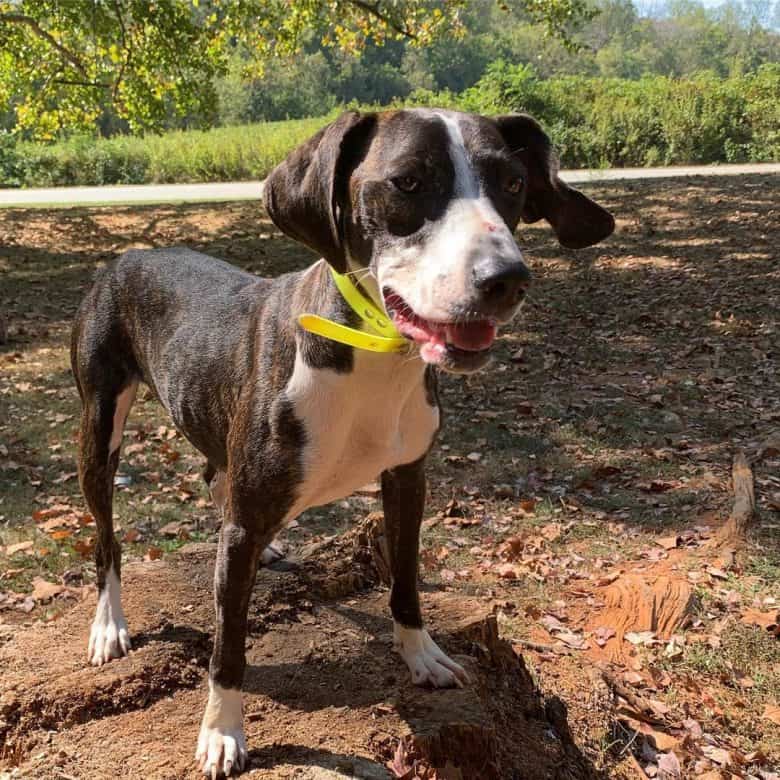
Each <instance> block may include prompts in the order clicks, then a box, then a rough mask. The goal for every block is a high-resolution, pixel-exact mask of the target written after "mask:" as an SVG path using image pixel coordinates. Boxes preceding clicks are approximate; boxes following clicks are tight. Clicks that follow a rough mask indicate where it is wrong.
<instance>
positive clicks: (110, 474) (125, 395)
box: [72, 322, 138, 666]
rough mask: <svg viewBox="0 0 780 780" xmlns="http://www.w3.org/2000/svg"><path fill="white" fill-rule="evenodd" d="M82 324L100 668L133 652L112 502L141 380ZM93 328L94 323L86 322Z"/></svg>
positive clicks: (79, 375)
mask: <svg viewBox="0 0 780 780" xmlns="http://www.w3.org/2000/svg"><path fill="white" fill-rule="evenodd" d="M81 325H82V323H77V326H76V331H75V332H74V347H73V351H72V363H73V372H74V374H75V375H76V383H77V385H78V388H79V393H80V395H81V402H82V410H81V426H80V432H79V482H80V483H81V490H82V492H83V493H84V498H85V499H86V502H87V506H88V507H89V510H90V512H91V513H92V516H93V517H94V518H95V525H96V526H97V538H96V542H95V567H96V569H97V586H98V603H97V609H96V610H95V618H94V620H93V622H92V628H91V631H90V635H89V647H88V651H87V654H88V657H89V660H90V662H91V663H92V664H95V665H96V666H100V665H102V664H104V663H106V662H108V661H110V660H111V659H112V658H119V657H121V656H123V655H126V654H127V653H128V651H129V650H130V636H129V634H128V630H127V621H126V620H125V616H124V612H123V610H122V602H121V595H120V587H121V586H120V576H121V557H122V552H121V547H120V545H119V542H118V541H117V539H116V537H115V536H114V524H113V517H112V502H113V493H114V474H115V473H116V468H117V465H118V463H119V448H120V443H121V440H122V431H123V429H124V424H125V420H126V419H127V414H128V412H129V410H130V407H131V406H132V403H133V400H134V398H135V393H136V390H137V387H138V381H137V379H136V378H135V377H134V376H133V374H132V372H131V371H130V370H129V368H128V366H126V365H123V364H121V363H119V364H118V363H117V357H118V356H117V355H116V353H113V354H112V356H111V357H112V358H113V359H111V358H109V359H108V360H105V361H103V358H104V357H105V356H106V354H107V353H108V350H106V349H105V348H101V347H100V346H95V343H96V342H95V340H94V339H93V338H90V336H92V334H90V333H87V334H85V333H84V332H82V328H81ZM83 325H84V326H85V329H86V330H87V331H89V329H90V325H91V323H89V322H87V323H83Z"/></svg>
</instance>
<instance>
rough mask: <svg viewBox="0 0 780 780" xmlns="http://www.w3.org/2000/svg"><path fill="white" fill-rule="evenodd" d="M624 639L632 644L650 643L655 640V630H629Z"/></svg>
mask: <svg viewBox="0 0 780 780" xmlns="http://www.w3.org/2000/svg"><path fill="white" fill-rule="evenodd" d="M625 639H626V641H627V642H631V644H632V645H650V644H652V643H653V642H654V641H655V631H629V632H628V633H627V634H625Z"/></svg>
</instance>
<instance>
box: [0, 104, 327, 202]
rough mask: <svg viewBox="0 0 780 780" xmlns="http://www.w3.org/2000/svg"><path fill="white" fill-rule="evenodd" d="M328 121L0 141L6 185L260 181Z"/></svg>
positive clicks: (1, 179) (0, 180)
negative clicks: (52, 141) (52, 140)
mask: <svg viewBox="0 0 780 780" xmlns="http://www.w3.org/2000/svg"><path fill="white" fill-rule="evenodd" d="M327 121H328V117H317V118H314V119H296V120H291V121H288V122H264V123H261V124H254V125H244V126H236V127H221V128H216V129H214V130H206V131H198V130H189V131H176V132H170V133H166V134H165V135H161V136H147V137H137V136H117V137H115V138H108V139H99V140H96V139H94V138H89V137H75V138H71V139H69V140H67V141H62V142H59V143H56V144H51V145H43V144H31V143H21V144H17V145H16V146H13V145H12V144H11V143H10V141H9V140H8V139H7V138H6V140H5V142H4V141H3V137H2V136H0V186H3V187H20V186H21V187H54V186H79V185H102V184H146V183H152V182H158V183H167V182H204V181H233V180H241V179H261V178H263V177H264V176H265V175H266V174H267V173H268V171H269V170H270V169H271V168H272V167H273V166H274V165H276V163H277V162H278V161H279V160H281V159H282V158H283V157H284V155H285V154H287V152H288V150H290V149H292V148H293V147H294V146H296V145H297V144H299V143H300V142H301V141H303V140H305V139H306V138H308V137H309V136H310V135H312V134H313V133H314V132H316V131H317V130H318V129H319V128H320V127H322V125H323V124H325V123H326V122H327Z"/></svg>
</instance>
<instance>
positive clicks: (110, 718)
mask: <svg viewBox="0 0 780 780" xmlns="http://www.w3.org/2000/svg"><path fill="white" fill-rule="evenodd" d="M356 538H359V535H358V534H351V535H349V536H348V537H346V538H343V539H336V540H333V541H330V542H329V543H326V544H325V545H318V546H317V549H313V550H310V551H309V555H308V557H304V558H302V559H300V558H299V559H298V560H295V559H293V560H291V561H286V562H281V563H280V564H277V565H276V566H275V567H274V568H272V569H265V570H262V571H261V572H260V575H259V577H258V584H257V587H256V593H255V599H254V601H253V605H252V609H251V612H250V624H251V636H250V638H249V640H248V649H247V653H248V663H249V666H248V669H247V675H246V682H245V690H246V692H247V693H246V699H245V713H246V729H247V739H248V743H249V746H250V750H251V752H250V759H251V766H250V771H251V774H252V775H253V776H256V777H269V778H277V777H278V778H281V777H292V776H295V777H311V778H318V777H319V778H325V777H328V778H330V777H362V778H385V777H427V778H453V779H454V778H461V779H462V780H466V779H467V778H475V779H476V778H486V779H490V778H495V779H496V780H497V779H498V778H588V777H595V776H596V773H595V771H594V770H593V769H592V767H591V765H590V763H589V762H588V761H587V759H585V757H584V756H583V755H582V754H581V752H580V751H579V749H578V748H577V746H576V745H575V744H574V743H573V741H572V738H571V736H570V734H569V730H568V725H567V721H566V712H565V708H564V707H563V705H562V704H561V703H560V702H559V701H558V700H555V699H554V700H551V701H545V700H544V698H543V697H542V695H541V694H540V693H539V691H538V690H537V689H536V687H535V685H534V682H533V680H532V679H531V676H530V675H529V673H528V671H527V669H526V667H525V664H524V663H523V660H522V658H521V657H520V656H518V655H517V654H516V653H515V651H514V650H513V649H512V647H511V645H510V644H509V643H507V642H505V641H503V640H501V639H500V638H499V637H498V632H497V629H496V622H495V619H494V618H493V617H492V616H489V615H487V614H486V613H485V608H484V606H483V605H482V604H481V603H479V602H476V601H470V600H468V599H463V598H459V597H455V596H453V595H448V594H445V593H438V592H430V593H426V594H425V596H424V600H425V605H426V612H427V614H428V616H429V618H430V624H431V628H432V631H433V633H434V635H435V636H436V637H437V638H438V639H439V640H440V641H441V643H442V644H443V646H444V647H445V648H446V649H447V650H448V651H449V652H450V653H452V654H453V655H454V657H455V658H457V659H458V661H460V662H461V663H463V664H464V665H465V666H466V668H467V669H468V671H469V674H470V675H471V679H472V682H471V684H470V685H468V686H467V687H465V688H463V689H461V690H448V691H432V690H425V689H417V688H414V687H413V686H412V685H411V683H410V681H409V675H408V672H407V670H406V668H405V667H404V666H403V663H402V661H401V660H400V658H399V657H397V656H396V655H395V654H394V653H393V652H392V649H391V623H390V621H389V619H388V610H387V596H386V593H384V592H381V589H379V588H373V589H365V588H363V589H362V590H356V588H359V587H360V586H362V585H365V584H366V583H367V582H368V581H369V580H370V579H371V577H372V572H371V569H370V566H369V565H368V564H365V563H361V562H360V561H361V560H367V558H366V556H365V555H362V556H361V555H358V556H357V559H356V558H355V557H353V551H354V549H355V541H354V540H355V539H356ZM214 553H215V548H214V546H213V545H207V544H200V545H189V546H188V547H185V548H183V550H182V552H181V553H180V554H179V555H177V556H175V557H171V558H169V559H167V560H166V561H148V562H137V563H131V564H128V565H127V566H126V567H125V570H124V572H123V575H124V577H123V579H124V604H125V611H126V613H127V617H128V621H129V623H130V626H131V630H132V633H133V647H134V649H133V652H132V653H131V654H130V656H129V657H127V658H123V659H121V660H117V661H113V662H112V663H110V664H108V665H107V666H104V667H102V668H97V669H96V668H91V667H89V666H88V665H87V664H86V654H85V647H86V638H87V633H88V627H89V624H90V620H91V613H92V610H93V608H94V601H95V599H94V595H93V596H91V597H90V598H88V599H85V600H84V601H83V602H81V603H79V604H77V605H76V606H75V607H73V608H72V609H71V610H70V611H69V612H68V613H66V614H65V615H63V616H62V617H61V618H60V619H59V620H57V621H54V622H51V623H48V624H41V625H39V626H33V627H30V628H27V629H25V630H22V631H20V632H19V633H18V634H17V635H16V636H15V637H14V638H13V639H12V641H10V642H9V643H7V644H6V645H5V646H4V647H3V648H2V650H0V668H2V673H0V691H1V692H2V693H1V694H0V744H3V743H4V747H3V754H2V756H3V757H2V758H0V769H5V770H9V771H12V772H13V774H12V776H14V777H17V776H18V777H34V778H60V779H62V778H66V779H67V778H75V777H77V778H109V777H110V778H113V777H149V778H184V777H193V778H194V777H197V776H198V773H197V772H196V770H195V766H194V761H193V753H194V746H195V740H196V737H197V733H198V726H199V718H200V715H201V710H202V708H203V704H204V701H205V688H206V670H207V665H208V657H209V653H210V645H211V631H212V597H211V578H212V572H213V559H214ZM334 596H337V597H336V598H334ZM388 764H390V765H391V766H388Z"/></svg>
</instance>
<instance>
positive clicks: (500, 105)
mask: <svg viewBox="0 0 780 780" xmlns="http://www.w3.org/2000/svg"><path fill="white" fill-rule="evenodd" d="M399 105H437V106H449V107H453V108H461V109H463V110H466V111H476V112H481V113H486V114H496V113H502V112H512V111H527V112H528V113H531V114H533V115H534V116H536V117H537V118H538V119H539V120H540V121H541V122H542V124H543V125H544V126H545V127H546V128H547V130H548V132H549V133H550V135H551V136H552V139H553V142H554V144H555V145H556V147H557V148H558V150H559V152H560V156H561V162H562V164H563V165H564V166H565V167H568V168H598V167H606V166H615V167H621V166H634V165H636V166H645V165H672V164H686V163H718V162H769V161H778V160H780V64H772V65H764V66H762V67H761V68H759V69H758V70H757V71H756V72H755V73H747V74H744V75H739V76H733V77H731V78H728V79H719V78H717V77H715V76H714V75H712V74H707V73H704V74H700V75H698V76H696V77H694V78H690V79H673V78H666V77H663V76H650V77H646V78H643V79H640V80H638V81H631V80H626V79H617V78H612V79H605V78H591V77H584V76H564V77H559V78H553V79H546V80H542V79H538V78H537V77H536V76H535V74H534V72H533V70H532V69H531V68H529V67H528V66H525V65H509V64H506V63H504V62H496V63H493V64H492V65H491V66H490V67H489V68H488V70H487V72H486V73H485V75H484V76H483V77H482V79H481V80H480V81H479V82H478V83H477V84H476V85H475V86H474V87H471V88H470V89H468V90H466V91H465V92H463V93H462V94H460V95H454V94H452V93H449V92H444V93H442V92H439V93H432V92H427V91H418V92H416V93H414V94H413V95H412V96H411V97H410V98H409V99H406V100H404V101H403V103H399ZM332 116H333V115H330V116H328V117H318V118H313V119H299V120H291V121H287V122H267V123H262V124H254V125H245V126H240V127H225V128H218V129H215V130H209V131H205V132H202V131H180V132H172V133H167V134H166V135H163V136H149V137H145V138H139V137H130V136H121V137H116V138H111V139H104V140H95V139H93V138H83V137H82V138H73V139H70V140H68V141H63V142H60V143H56V144H52V145H49V146H44V145H36V144H26V143H22V144H14V143H13V142H12V141H11V139H9V138H8V137H7V136H6V137H4V136H0V186H4V187H20V186H21V187H42V186H60V185H100V184H141V183H147V182H202V181H226V180H241V179H259V178H262V177H264V176H265V175H266V174H267V173H268V171H269V170H270V169H271V168H272V167H273V166H274V165H275V164H276V163H277V162H278V161H279V160H281V159H282V157H284V155H285V154H286V153H287V152H288V151H289V150H290V149H292V148H293V147H294V146H296V145H297V144H299V143H300V142H301V141H302V140H304V139H305V138H307V137H308V136H309V135H311V134H312V133H314V132H315V131H316V130H317V129H319V128H320V127H321V126H322V125H323V124H324V123H325V122H327V121H328V120H329V119H330V118H332Z"/></svg>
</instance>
